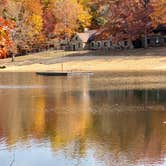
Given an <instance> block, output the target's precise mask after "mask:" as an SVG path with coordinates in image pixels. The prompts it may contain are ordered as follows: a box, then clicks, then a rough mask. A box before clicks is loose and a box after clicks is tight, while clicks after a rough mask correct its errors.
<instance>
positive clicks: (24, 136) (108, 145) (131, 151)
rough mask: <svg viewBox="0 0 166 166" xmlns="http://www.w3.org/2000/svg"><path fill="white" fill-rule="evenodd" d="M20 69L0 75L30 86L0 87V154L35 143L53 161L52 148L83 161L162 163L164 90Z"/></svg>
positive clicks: (165, 144)
mask: <svg viewBox="0 0 166 166" xmlns="http://www.w3.org/2000/svg"><path fill="white" fill-rule="evenodd" d="M20 75H21V74H15V75H14V77H12V76H11V77H7V76H4V77H5V78H6V77H7V78H8V79H6V82H4V81H1V84H2V85H3V84H4V83H5V84H9V83H11V81H12V84H13V85H15V84H17V85H20V86H21V85H25V84H26V85H27V86H30V85H31V87H32V88H27V89H20V88H10V89H0V92H1V95H0V105H1V109H0V140H1V144H3V146H0V148H1V149H0V154H1V152H3V154H4V155H5V154H7V153H8V152H9V151H11V152H12V151H14V150H16V149H19V151H21V150H22V149H24V150H25V151H26V152H27V151H30V149H35V147H36V146H37V147H40V148H41V149H42V148H48V149H49V151H50V152H54V161H57V160H58V159H57V153H58V154H61V155H64V156H67V158H70V160H72V161H75V160H76V161H77V162H78V161H79V162H80V163H84V164H87V163H86V162H87V161H92V158H93V161H95V162H97V163H100V164H101V165H102V164H104V165H124V164H126V165H141V164H156V163H157V164H163V163H164V157H165V150H166V130H165V129H166V126H165V124H164V123H163V122H164V121H166V112H165V110H166V104H165V96H166V90H160V89H159V90H125V89H124V90H105V89H103V88H102V87H101V88H100V89H96V90H95V89H93V88H91V84H90V83H91V81H93V80H92V79H93V78H88V77H82V78H79V77H76V78H52V77H51V78H50V77H49V78H47V77H35V76H34V75H33V74H29V76H31V77H32V78H33V79H32V80H31V81H29V79H28V78H27V76H26V77H25V76H24V74H22V75H21V76H20ZM23 76H24V77H23ZM32 85H42V86H43V88H36V87H37V86H35V88H33V86H32ZM11 87H12V85H11ZM9 103H10V104H9ZM4 149H6V150H4ZM0 156H1V155H0ZM47 157H48V156H47V155H46V156H45V158H47ZM27 158H28V157H27ZM48 158H49V157H48ZM18 160H20V159H19V156H18V158H17V159H16V162H18ZM37 160H41V161H42V158H41V157H40V156H38V159H37ZM61 162H62V163H63V161H61Z"/></svg>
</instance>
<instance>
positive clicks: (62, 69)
mask: <svg viewBox="0 0 166 166" xmlns="http://www.w3.org/2000/svg"><path fill="white" fill-rule="evenodd" d="M61 70H62V72H63V63H62V64H61Z"/></svg>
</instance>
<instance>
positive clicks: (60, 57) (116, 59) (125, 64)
mask: <svg viewBox="0 0 166 166" xmlns="http://www.w3.org/2000/svg"><path fill="white" fill-rule="evenodd" d="M62 64H63V69H64V70H67V71H71V70H72V71H96V72H97V71H110V72H126V71H128V72H132V71H140V72H141V71H166V48H149V49H137V50H122V51H109V52H108V51H81V52H64V51H47V52H41V53H36V54H30V55H26V56H21V57H16V58H15V62H11V58H8V59H1V60H0V65H1V66H2V65H5V66H6V68H5V69H1V70H0V71H1V72H5V71H6V72H7V71H8V72H9V71H13V72H36V71H48V70H61V68H62Z"/></svg>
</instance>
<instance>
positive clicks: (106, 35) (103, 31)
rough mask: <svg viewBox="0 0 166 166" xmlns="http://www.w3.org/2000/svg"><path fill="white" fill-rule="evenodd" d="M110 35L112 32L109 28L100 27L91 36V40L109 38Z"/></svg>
mask: <svg viewBox="0 0 166 166" xmlns="http://www.w3.org/2000/svg"><path fill="white" fill-rule="evenodd" d="M110 36H111V34H110V31H109V30H108V29H100V30H98V31H97V32H96V33H94V34H93V35H92V36H91V37H90V38H89V41H90V42H91V41H102V40H109V39H110Z"/></svg>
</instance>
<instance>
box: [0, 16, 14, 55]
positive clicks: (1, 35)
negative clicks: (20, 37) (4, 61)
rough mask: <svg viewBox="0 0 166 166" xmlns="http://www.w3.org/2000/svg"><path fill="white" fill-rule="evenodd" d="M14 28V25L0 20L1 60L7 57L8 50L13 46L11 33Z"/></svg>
mask: <svg viewBox="0 0 166 166" xmlns="http://www.w3.org/2000/svg"><path fill="white" fill-rule="evenodd" d="M13 28H14V23H12V22H11V21H8V20H5V19H3V18H0V58H5V57H7V50H8V48H9V47H10V46H11V44H12V41H11V36H10V34H11V31H12V29H13Z"/></svg>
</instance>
